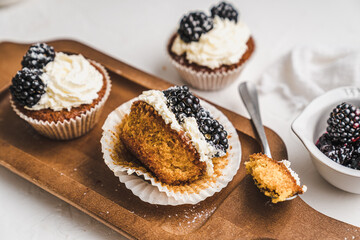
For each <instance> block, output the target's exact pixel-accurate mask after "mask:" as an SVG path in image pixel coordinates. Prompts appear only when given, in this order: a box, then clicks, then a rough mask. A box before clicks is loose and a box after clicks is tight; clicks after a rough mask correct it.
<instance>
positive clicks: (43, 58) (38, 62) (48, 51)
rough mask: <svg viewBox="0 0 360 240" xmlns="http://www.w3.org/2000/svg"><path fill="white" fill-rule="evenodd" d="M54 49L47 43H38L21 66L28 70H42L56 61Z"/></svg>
mask: <svg viewBox="0 0 360 240" xmlns="http://www.w3.org/2000/svg"><path fill="white" fill-rule="evenodd" d="M54 58H55V51H54V48H53V47H51V46H49V45H47V44H46V43H36V44H33V45H32V46H30V48H29V50H28V51H27V52H26V53H25V55H24V57H23V60H22V61H21V65H22V66H23V67H27V68H38V69H42V68H43V67H44V66H45V65H46V64H48V63H49V62H51V61H54Z"/></svg>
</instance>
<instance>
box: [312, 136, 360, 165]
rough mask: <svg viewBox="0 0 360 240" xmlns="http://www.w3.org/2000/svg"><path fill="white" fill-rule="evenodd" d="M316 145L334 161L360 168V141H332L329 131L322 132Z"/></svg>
mask: <svg viewBox="0 0 360 240" xmlns="http://www.w3.org/2000/svg"><path fill="white" fill-rule="evenodd" d="M316 146H317V148H318V149H319V150H320V151H321V152H322V153H324V154H325V155H326V156H327V157H328V158H330V159H331V160H333V161H334V162H337V163H339V164H341V165H343V166H346V167H349V168H353V169H359V170H360V141H357V142H351V143H342V142H339V141H333V139H332V137H331V136H330V135H329V133H324V134H323V135H322V136H321V137H320V138H319V140H318V142H317V143H316Z"/></svg>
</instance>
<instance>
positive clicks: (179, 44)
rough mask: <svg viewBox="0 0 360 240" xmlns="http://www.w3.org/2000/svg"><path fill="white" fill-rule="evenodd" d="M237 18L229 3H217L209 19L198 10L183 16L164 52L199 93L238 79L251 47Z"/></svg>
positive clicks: (247, 29)
mask: <svg viewBox="0 0 360 240" xmlns="http://www.w3.org/2000/svg"><path fill="white" fill-rule="evenodd" d="M238 15H239V14H238V12H237V10H236V9H235V8H234V7H233V6H232V5H231V4H228V3H225V2H221V3H220V4H218V5H217V6H214V7H212V8H211V16H207V15H206V14H205V13H204V12H199V11H196V12H190V13H188V14H187V15H185V16H183V18H182V19H181V21H180V25H179V28H178V30H177V33H176V34H174V35H173V36H172V37H171V38H170V41H169V43H168V46H167V51H168V54H169V55H170V58H171V60H172V63H173V65H174V66H175V67H176V69H177V70H178V71H179V73H180V75H181V76H182V78H183V79H184V80H186V81H187V82H188V83H189V84H191V85H192V86H194V87H196V88H199V89H202V90H217V89H221V88H223V87H225V86H228V85H229V84H231V83H232V82H233V81H235V80H236V78H237V77H238V76H239V74H240V72H241V71H242V69H243V67H244V64H245V62H247V61H248V59H249V58H250V56H251V55H252V54H253V51H254V49H255V44H254V41H253V39H252V37H251V33H250V30H249V28H248V27H247V25H246V24H245V23H244V22H242V21H241V20H239V19H238V18H239V16H238Z"/></svg>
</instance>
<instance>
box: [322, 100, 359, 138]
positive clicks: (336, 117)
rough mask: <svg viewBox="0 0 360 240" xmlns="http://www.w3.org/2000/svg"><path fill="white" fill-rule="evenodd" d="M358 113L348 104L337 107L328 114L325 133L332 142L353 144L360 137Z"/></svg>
mask: <svg viewBox="0 0 360 240" xmlns="http://www.w3.org/2000/svg"><path fill="white" fill-rule="evenodd" d="M359 115H360V114H359V111H357V109H356V107H354V106H353V105H351V104H349V103H342V104H340V105H338V106H337V107H336V108H334V109H333V111H332V112H331V113H330V117H329V119H328V120H327V124H328V126H327V128H326V131H327V132H328V133H329V136H330V137H331V138H332V140H333V141H340V142H342V143H350V142H355V141H357V140H358V139H359V137H360V128H359Z"/></svg>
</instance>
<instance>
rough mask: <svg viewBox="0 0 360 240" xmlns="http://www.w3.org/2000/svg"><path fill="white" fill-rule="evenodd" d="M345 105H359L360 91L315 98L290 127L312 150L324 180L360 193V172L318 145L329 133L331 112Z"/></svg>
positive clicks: (340, 91) (350, 89) (340, 90)
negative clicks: (327, 153) (337, 160)
mask: <svg viewBox="0 0 360 240" xmlns="http://www.w3.org/2000/svg"><path fill="white" fill-rule="evenodd" d="M343 102H348V103H351V104H354V105H355V106H360V88H357V87H342V88H337V89H334V90H331V91H329V92H327V93H325V94H324V95H322V96H320V97H318V98H316V99H315V100H313V101H312V102H311V103H310V104H309V105H308V106H307V107H306V108H305V109H304V111H303V112H302V113H301V114H300V115H299V116H298V117H297V118H296V119H295V121H294V122H293V123H292V126H291V128H292V130H293V132H294V133H295V134H296V135H297V136H298V137H299V139H300V140H301V141H302V142H303V144H304V146H305V147H306V148H307V150H308V151H309V153H310V155H311V158H312V161H313V163H314V165H315V167H316V168H317V170H318V171H319V173H320V175H321V176H322V177H323V178H325V180H327V181H328V182H329V183H331V184H332V185H334V186H335V187H338V188H340V189H342V190H345V191H347V192H351V193H357V194H360V170H355V169H351V168H348V167H345V166H342V165H340V164H338V163H336V162H334V161H332V160H331V159H330V158H328V157H327V156H326V155H325V154H323V153H322V152H321V151H320V150H319V149H318V148H317V147H316V146H315V143H316V141H317V140H318V139H319V137H320V136H321V135H322V134H323V133H325V131H326V126H327V123H326V120H327V119H328V117H329V114H330V112H331V111H332V109H333V108H335V107H336V106H337V105H338V104H341V103H343Z"/></svg>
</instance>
